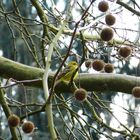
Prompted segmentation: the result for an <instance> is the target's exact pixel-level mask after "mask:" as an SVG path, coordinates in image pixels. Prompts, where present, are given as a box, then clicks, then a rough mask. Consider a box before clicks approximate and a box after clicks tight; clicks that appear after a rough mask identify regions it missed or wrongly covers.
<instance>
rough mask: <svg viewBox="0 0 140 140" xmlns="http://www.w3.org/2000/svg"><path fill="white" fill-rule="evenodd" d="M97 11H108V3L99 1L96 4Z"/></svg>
mask: <svg viewBox="0 0 140 140" xmlns="http://www.w3.org/2000/svg"><path fill="white" fill-rule="evenodd" d="M98 9H99V10H100V11H101V12H106V11H107V10H108V9H109V5H108V2H106V1H104V0H103V1H101V2H99V4H98Z"/></svg>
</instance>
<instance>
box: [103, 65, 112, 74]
mask: <svg viewBox="0 0 140 140" xmlns="http://www.w3.org/2000/svg"><path fill="white" fill-rule="evenodd" d="M113 70H114V66H113V65H112V64H110V63H107V64H105V66H104V71H105V72H107V73H111V72H113Z"/></svg>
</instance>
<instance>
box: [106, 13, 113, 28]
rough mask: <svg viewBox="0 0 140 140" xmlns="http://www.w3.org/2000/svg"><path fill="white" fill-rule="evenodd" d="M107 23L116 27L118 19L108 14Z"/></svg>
mask: <svg viewBox="0 0 140 140" xmlns="http://www.w3.org/2000/svg"><path fill="white" fill-rule="evenodd" d="M105 22H106V24H107V25H109V26H111V25H114V24H115V22H116V18H115V17H114V16H113V15H112V14H108V15H106V16H105Z"/></svg>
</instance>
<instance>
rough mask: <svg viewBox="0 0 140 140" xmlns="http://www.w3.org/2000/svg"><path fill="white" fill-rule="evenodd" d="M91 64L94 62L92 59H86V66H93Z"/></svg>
mask: <svg viewBox="0 0 140 140" xmlns="http://www.w3.org/2000/svg"><path fill="white" fill-rule="evenodd" d="M91 64H92V60H86V61H85V66H86V67H87V68H91Z"/></svg>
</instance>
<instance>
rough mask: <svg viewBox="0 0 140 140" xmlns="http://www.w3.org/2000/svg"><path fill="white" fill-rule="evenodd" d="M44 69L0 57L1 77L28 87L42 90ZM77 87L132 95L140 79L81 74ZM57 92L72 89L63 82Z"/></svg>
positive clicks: (125, 76)
mask: <svg viewBox="0 0 140 140" xmlns="http://www.w3.org/2000/svg"><path fill="white" fill-rule="evenodd" d="M43 72H44V70H43V69H39V68H35V67H31V66H27V65H24V64H21V63H18V62H14V61H12V60H9V59H7V58H4V57H0V76H1V77H2V78H6V79H9V78H13V79H15V80H18V81H21V82H23V83H24V85H26V86H33V87H38V88H42V76H43ZM53 75H54V74H53V73H50V75H49V79H48V80H49V82H48V83H49V86H51V81H52V78H53ZM75 84H76V85H77V86H79V85H80V87H82V88H84V89H86V90H87V91H101V92H102V91H115V92H123V93H128V94H131V90H132V88H133V87H134V86H138V85H140V78H139V77H136V76H130V75H124V74H108V73H101V74H89V73H82V74H79V76H78V77H77V79H76V80H75ZM56 92H70V87H69V86H68V85H67V84H65V83H63V82H61V83H59V84H58V85H57V87H56Z"/></svg>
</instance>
